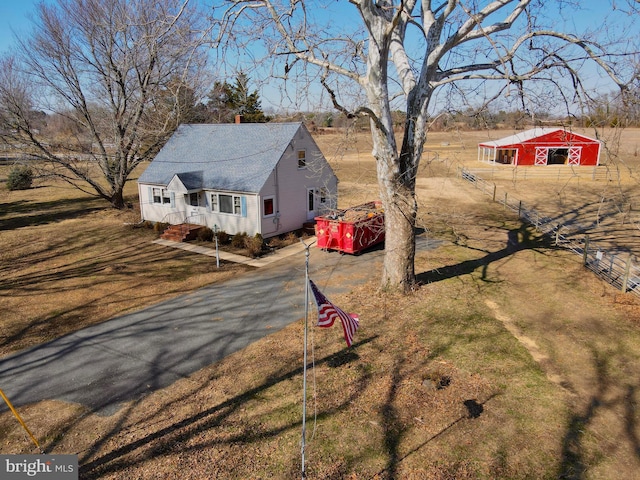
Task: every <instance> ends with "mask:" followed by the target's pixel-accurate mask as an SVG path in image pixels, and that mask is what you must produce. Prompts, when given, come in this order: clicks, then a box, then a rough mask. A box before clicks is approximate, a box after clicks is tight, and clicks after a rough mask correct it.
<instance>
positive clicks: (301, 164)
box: [298, 150, 307, 168]
mask: <svg viewBox="0 0 640 480" xmlns="http://www.w3.org/2000/svg"><path fill="white" fill-rule="evenodd" d="M306 166H307V152H306V150H298V168H305V167H306Z"/></svg>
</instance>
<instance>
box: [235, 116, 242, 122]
mask: <svg viewBox="0 0 640 480" xmlns="http://www.w3.org/2000/svg"><path fill="white" fill-rule="evenodd" d="M236 123H244V117H243V116H242V115H236Z"/></svg>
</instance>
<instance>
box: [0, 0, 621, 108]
mask: <svg viewBox="0 0 640 480" xmlns="http://www.w3.org/2000/svg"><path fill="white" fill-rule="evenodd" d="M39 1H40V0H0V54H5V53H8V52H10V49H11V47H12V45H14V44H15V40H14V32H15V33H17V34H20V33H22V34H28V33H29V31H30V29H31V21H30V20H29V15H32V14H33V13H34V12H35V8H36V5H37V4H38V3H39ZM45 1H46V2H55V0H45ZM200 1H202V2H203V3H207V0H200ZM556 1H557V0H550V1H549V6H550V8H549V10H548V12H549V14H550V15H551V16H553V15H554V12H555V14H556V15H557V16H558V27H559V28H560V29H561V30H565V29H566V30H569V31H571V30H577V31H580V30H582V29H596V28H597V27H598V25H599V23H600V22H602V19H603V18H604V17H605V15H606V14H607V13H608V12H610V11H611V10H610V9H611V3H610V2H609V1H606V0H584V1H583V2H582V3H581V7H582V8H583V9H584V10H583V11H582V14H580V15H575V16H568V15H563V14H562V12H561V11H560V10H559V9H554V8H553V7H552V6H551V4H553V3H554V2H556ZM624 1H625V0H616V1H615V2H614V4H615V3H622V4H624ZM321 3H322V2H321ZM346 3H347V2H345V4H346ZM326 5H330V4H326ZM340 5H341V4H340ZM331 6H332V9H330V10H333V9H335V8H336V7H337V6H339V5H338V4H336V3H333V4H332V5H331ZM352 8H353V7H352V6H351V5H345V7H344V8H343V7H340V9H341V10H344V15H342V18H341V19H340V21H341V22H345V21H348V22H349V23H351V22H356V23H358V24H359V20H358V19H357V13H356V12H355V10H352ZM330 10H327V11H326V12H323V9H318V8H315V9H314V14H315V15H317V16H318V17H319V18H324V17H325V16H331V13H330ZM351 14H353V17H351ZM334 20H335V18H332V19H331V21H332V22H333V21H334ZM596 77H597V75H594V78H593V81H594V82H595V83H600V82H604V83H608V81H607V80H601V81H600V82H598V79H597V78H596ZM263 88H265V87H264V86H262V87H260V90H261V92H260V94H261V97H262V98H263V100H264V101H263V107H268V106H269V104H270V102H269V99H267V98H264V95H263V93H266V92H264V91H263V90H262V89H263ZM274 98H275V103H279V102H281V101H282V98H281V97H280V95H278V96H274Z"/></svg>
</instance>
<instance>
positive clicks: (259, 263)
mask: <svg viewBox="0 0 640 480" xmlns="http://www.w3.org/2000/svg"><path fill="white" fill-rule="evenodd" d="M315 242H316V237H309V238H305V239H304V243H305V244H306V245H313V244H314V243H315ZM153 243H155V244H158V245H164V246H165V247H171V248H179V249H181V250H186V251H188V252H193V253H199V254H201V255H206V256H208V257H213V258H215V257H216V251H215V249H213V248H209V247H203V246H201V245H194V244H192V243H188V242H174V241H172V240H164V239H162V238H159V239H157V240H154V242H153ZM304 249H305V245H303V244H302V242H297V243H294V244H292V245H289V246H287V247H284V248H280V249H278V250H276V251H274V252H273V253H270V254H268V255H265V256H263V257H260V258H251V257H245V256H244V255H237V254H235V253H230V252H224V251H222V250H220V249H218V258H220V260H224V261H226V262H233V263H241V264H243V265H249V266H250V267H257V268H260V267H266V266H267V265H271V264H272V263H275V262H278V261H280V260H282V259H283V258H287V257H290V256H291V255H296V254H299V253H301V252H303V251H304Z"/></svg>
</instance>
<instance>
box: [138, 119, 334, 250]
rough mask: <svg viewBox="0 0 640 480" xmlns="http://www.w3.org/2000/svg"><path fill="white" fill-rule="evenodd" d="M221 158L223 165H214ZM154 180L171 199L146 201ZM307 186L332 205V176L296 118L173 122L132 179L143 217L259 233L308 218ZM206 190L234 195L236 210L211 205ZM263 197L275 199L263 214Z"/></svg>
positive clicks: (286, 227) (273, 232) (279, 231)
mask: <svg viewBox="0 0 640 480" xmlns="http://www.w3.org/2000/svg"><path fill="white" fill-rule="evenodd" d="M271 132H273V135H271ZM283 132H286V133H283ZM229 137H232V138H233V139H234V141H231V140H230V138H229ZM300 150H304V151H305V152H306V156H305V158H306V165H305V168H298V151H300ZM156 160H157V162H156ZM154 162H156V163H154ZM220 166H222V168H224V170H220V171H217V170H216V168H220ZM195 169H200V170H195ZM231 185H233V186H237V187H238V188H234V187H233V186H231ZM228 186H231V187H228ZM153 188H164V189H165V190H167V191H169V192H171V203H170V204H169V203H167V204H162V203H161V204H157V203H153V196H152V193H151V191H152V189H153ZM308 189H314V191H317V192H318V193H319V192H320V191H321V189H324V190H326V192H327V194H326V198H327V202H326V204H324V205H322V207H324V208H325V209H327V208H332V209H335V208H336V206H337V178H336V176H335V174H334V173H333V170H332V169H331V167H330V166H329V164H328V162H327V161H326V160H325V158H324V157H323V156H322V152H321V151H320V149H319V148H318V146H317V145H316V143H315V141H314V140H313V138H312V137H311V135H310V134H309V132H308V131H307V129H306V128H305V127H304V125H302V124H274V125H272V126H269V125H268V124H267V125H262V124H255V125H250V124H242V125H238V126H229V125H196V126H189V125H187V126H184V127H180V128H179V129H178V131H177V132H176V134H174V136H173V137H172V138H171V139H170V140H169V142H168V143H167V145H165V147H163V149H161V152H160V153H159V154H158V156H157V157H156V159H154V161H153V162H152V163H151V165H150V166H149V167H148V168H147V170H145V172H143V174H142V175H141V177H140V179H139V183H138V193H139V198H140V209H141V215H142V219H143V220H149V221H152V222H166V223H172V224H176V223H182V222H185V221H188V222H189V223H196V224H201V225H206V226H208V227H209V228H214V226H216V225H217V226H218V228H219V229H221V230H224V231H225V232H227V233H229V234H231V235H233V234H236V233H241V232H246V233H247V234H248V235H255V234H256V233H260V234H261V235H262V236H263V237H265V238H268V237H272V236H275V235H279V234H283V233H286V232H290V231H293V230H297V229H300V228H302V226H303V224H304V223H305V222H306V221H307V220H308V217H307V201H308V193H307V192H308ZM195 193H198V195H199V205H198V206H192V205H190V196H189V195H190V194H195ZM211 193H223V194H230V195H237V196H240V197H241V198H242V199H243V201H242V214H241V215H234V214H225V213H220V212H213V211H212V205H211ZM265 197H271V198H272V199H273V203H274V205H273V208H274V214H273V215H272V216H269V217H265V216H264V215H263V211H262V210H263V199H264V198H265ZM317 205H318V207H320V206H321V205H320V202H319V198H318V202H317ZM276 212H277V214H276ZM323 213H325V210H324V209H320V208H318V209H317V211H316V214H323Z"/></svg>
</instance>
